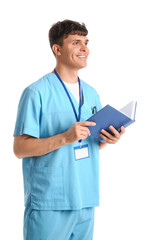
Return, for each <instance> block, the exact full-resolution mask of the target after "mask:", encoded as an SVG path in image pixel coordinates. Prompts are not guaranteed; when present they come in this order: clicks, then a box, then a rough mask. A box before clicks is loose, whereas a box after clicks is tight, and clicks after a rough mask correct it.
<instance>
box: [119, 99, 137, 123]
mask: <svg viewBox="0 0 160 240" xmlns="http://www.w3.org/2000/svg"><path fill="white" fill-rule="evenodd" d="M136 105H137V102H136V101H131V102H130V103H128V104H127V105H125V106H124V107H123V108H121V109H120V112H122V113H123V114H125V115H126V116H128V117H129V118H131V119H132V120H134V119H135V111H136Z"/></svg>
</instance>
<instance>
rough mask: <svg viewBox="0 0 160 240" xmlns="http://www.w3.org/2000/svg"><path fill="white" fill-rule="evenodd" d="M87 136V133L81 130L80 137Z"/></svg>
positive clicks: (84, 137)
mask: <svg viewBox="0 0 160 240" xmlns="http://www.w3.org/2000/svg"><path fill="white" fill-rule="evenodd" d="M87 137H88V133H87V132H86V131H81V133H80V139H86V138H87Z"/></svg>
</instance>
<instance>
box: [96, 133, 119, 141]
mask: <svg viewBox="0 0 160 240" xmlns="http://www.w3.org/2000/svg"><path fill="white" fill-rule="evenodd" d="M100 136H101V138H103V139H104V140H105V141H106V142H107V143H110V144H114V143H116V141H114V140H112V139H110V138H108V137H107V136H104V135H103V134H102V133H100Z"/></svg>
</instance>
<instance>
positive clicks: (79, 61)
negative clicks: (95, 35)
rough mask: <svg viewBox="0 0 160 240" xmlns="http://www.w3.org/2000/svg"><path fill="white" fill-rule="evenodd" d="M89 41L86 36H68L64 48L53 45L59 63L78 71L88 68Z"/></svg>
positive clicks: (64, 41)
mask: <svg viewBox="0 0 160 240" xmlns="http://www.w3.org/2000/svg"><path fill="white" fill-rule="evenodd" d="M88 41H89V40H88V38H87V37H86V36H80V35H68V37H67V38H65V39H64V40H63V45H62V46H59V45H57V44H55V45H53V51H54V52H55V54H56V59H57V62H58V63H60V64H63V65H65V66H67V67H69V68H72V69H76V70H79V69H81V68H84V67H86V65H87V58H88V55H89V49H88V47H87V44H88Z"/></svg>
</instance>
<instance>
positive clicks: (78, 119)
mask: <svg viewBox="0 0 160 240" xmlns="http://www.w3.org/2000/svg"><path fill="white" fill-rule="evenodd" d="M54 72H55V74H56V76H57V78H58V79H59V81H60V82H61V84H62V86H63V88H64V90H65V92H66V94H67V96H68V98H69V100H70V103H71V105H72V108H73V111H74V114H75V117H76V120H77V122H79V121H80V119H81V105H82V95H81V83H80V79H79V77H78V84H79V98H80V102H79V109H78V113H79V114H78V116H77V113H76V109H75V107H74V104H73V101H72V99H71V97H70V95H69V92H68V90H67V88H66V86H65V84H64V83H63V81H62V79H61V78H60V76H59V75H58V73H57V72H56V70H55V69H54ZM78 142H79V143H80V144H81V142H82V140H79V141H78Z"/></svg>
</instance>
